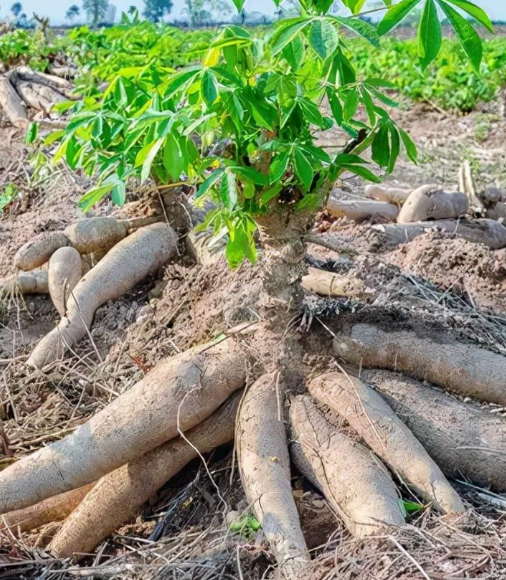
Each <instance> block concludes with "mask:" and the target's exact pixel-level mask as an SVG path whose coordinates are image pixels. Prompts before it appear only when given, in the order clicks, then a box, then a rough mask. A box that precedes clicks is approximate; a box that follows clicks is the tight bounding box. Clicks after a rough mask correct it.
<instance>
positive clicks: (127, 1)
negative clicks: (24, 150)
mask: <svg viewBox="0 0 506 580" xmlns="http://www.w3.org/2000/svg"><path fill="white" fill-rule="evenodd" d="M110 2H111V3H112V4H114V5H115V6H116V7H117V8H118V13H120V12H121V11H122V10H126V9H127V8H128V7H129V6H131V5H132V4H133V5H136V6H139V7H142V6H143V1H142V0H110ZM474 2H475V3H476V4H478V5H479V6H481V7H482V8H484V9H485V10H487V12H488V13H489V14H490V16H491V17H492V18H495V19H504V20H506V1H505V0H474ZM13 3H14V0H3V2H2V7H1V8H0V16H2V17H5V16H7V15H8V14H9V9H10V6H11V5H12V4H13ZM21 3H22V4H23V10H24V11H25V12H26V13H27V14H31V13H32V12H33V11H35V12H37V14H42V15H44V16H49V17H50V18H51V21H52V22H53V23H54V24H58V23H60V22H62V21H63V19H64V16H65V12H66V10H67V8H68V7H69V6H70V5H71V4H78V5H80V4H81V0H56V1H55V0H21ZM182 6H183V0H174V9H173V15H174V16H178V15H180V13H181V8H182ZM246 9H247V10H258V11H260V12H265V13H271V12H272V11H273V2H272V0H247V2H246Z"/></svg>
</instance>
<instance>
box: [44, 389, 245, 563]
mask: <svg viewBox="0 0 506 580" xmlns="http://www.w3.org/2000/svg"><path fill="white" fill-rule="evenodd" d="M240 398H241V393H236V394H234V395H232V396H231V397H230V398H229V399H228V400H227V401H226V402H225V403H224V404H223V405H222V406H221V407H220V408H219V409H218V410H217V411H215V412H214V413H213V414H212V415H211V416H210V417H208V418H207V419H206V420H205V421H204V422H203V423H201V424H200V425H198V426H197V427H194V428H193V429H191V430H190V431H189V432H188V433H186V435H185V436H184V438H183V437H178V438H177V439H172V440H171V441H168V442H167V443H164V444H163V445H160V446H159V447H157V448H156V449H153V450H152V451H150V452H149V453H147V454H146V455H143V456H142V457H140V458H139V459H137V460H136V461H133V462H130V463H128V464H127V465H123V466H122V467H120V468H119V469H116V470H115V471H113V472H112V473H109V474H108V475H106V476H105V477H103V478H102V479H101V480H100V481H98V483H97V484H96V485H95V487H94V488H93V490H92V491H91V492H90V493H89V494H88V495H87V496H86V498H85V499H84V501H83V502H82V503H81V504H80V505H79V507H78V508H77V509H76V510H75V511H74V512H73V513H72V515H71V516H70V517H69V518H68V519H67V520H66V521H65V523H64V524H63V526H62V528H61V529H60V530H59V532H58V533H57V534H56V536H55V537H54V539H53V541H52V542H51V544H50V545H49V550H50V551H51V552H52V553H53V554H55V555H56V556H57V557H59V558H72V557H73V558H78V557H79V555H80V554H86V553H90V552H92V551H93V550H94V549H95V548H96V546H98V544H99V543H100V542H101V541H102V540H103V539H104V538H106V537H107V536H109V535H110V534H111V533H112V532H114V531H115V530H116V529H118V528H119V527H121V526H122V525H123V524H125V523H126V522H128V521H130V520H132V519H134V518H135V517H136V515H137V513H138V511H139V509H140V507H141V506H142V505H143V504H144V503H145V502H146V501H147V500H148V499H149V498H150V497H151V496H152V495H153V494H154V493H156V492H157V491H158V490H159V489H160V487H162V485H164V484H165V483H166V482H167V481H169V479H171V478H172V477H173V476H174V475H176V473H178V472H179V471H180V470H181V469H183V467H184V466H185V465H187V464H188V463H189V462H190V461H191V460H192V459H195V458H196V457H198V456H199V453H208V452H210V451H212V450H213V449H214V448H216V447H219V446H220V445H223V444H225V443H228V442H229V441H231V440H232V439H233V438H234V425H235V416H236V413H237V409H238V406H239V402H240Z"/></svg>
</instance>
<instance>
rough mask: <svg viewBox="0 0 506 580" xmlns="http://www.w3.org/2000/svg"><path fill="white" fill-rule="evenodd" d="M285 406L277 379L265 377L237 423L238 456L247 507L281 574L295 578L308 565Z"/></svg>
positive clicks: (246, 401) (251, 390) (246, 400)
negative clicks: (294, 490)
mask: <svg viewBox="0 0 506 580" xmlns="http://www.w3.org/2000/svg"><path fill="white" fill-rule="evenodd" d="M282 406H283V402H282V401H279V400H278V398H277V393H276V374H275V373H271V374H267V375H263V376H262V377H261V378H260V379H258V380H257V381H256V382H255V383H254V384H253V385H252V386H251V387H250V388H249V389H248V391H247V393H246V395H245V397H244V400H243V402H242V405H241V408H240V410H239V415H238V418H237V430H236V439H237V454H238V462H239V469H240V473H241V481H242V484H243V488H244V492H245V494H246V499H247V501H248V503H249V504H250V505H251V506H252V509H253V511H254V513H255V515H256V517H257V518H258V520H259V522H260V523H261V524H262V528H263V531H264V534H265V537H266V538H267V541H268V542H269V544H270V546H271V549H272V552H273V553H274V556H275V558H276V561H277V562H278V564H279V566H280V569H281V573H282V574H284V575H285V576H287V577H293V576H296V575H297V573H299V572H300V571H301V570H303V568H304V565H305V564H306V563H307V562H308V561H309V556H308V553H307V547H306V543H305V540H304V536H303V535H302V530H301V528H300V522H299V516H298V513H297V508H296V506H295V502H294V499H293V495H292V486H291V483H290V458H289V455H288V448H287V441H286V432H285V425H284V422H283V418H282Z"/></svg>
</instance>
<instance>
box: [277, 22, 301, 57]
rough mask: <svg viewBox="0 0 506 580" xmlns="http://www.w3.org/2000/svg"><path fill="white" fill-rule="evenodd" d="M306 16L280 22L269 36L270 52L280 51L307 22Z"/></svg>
mask: <svg viewBox="0 0 506 580" xmlns="http://www.w3.org/2000/svg"><path fill="white" fill-rule="evenodd" d="M309 22H310V19H308V18H294V19H293V20H290V21H285V22H282V23H281V24H280V25H278V28H277V29H276V31H275V32H274V34H273V35H272V38H271V49H272V54H273V55H276V54H278V53H279V52H281V51H282V50H283V49H284V48H285V46H287V45H288V44H289V43H290V42H292V40H294V39H295V38H296V37H297V36H298V35H299V34H300V33H301V32H302V31H303V30H304V28H306V26H307V25H308V24H309Z"/></svg>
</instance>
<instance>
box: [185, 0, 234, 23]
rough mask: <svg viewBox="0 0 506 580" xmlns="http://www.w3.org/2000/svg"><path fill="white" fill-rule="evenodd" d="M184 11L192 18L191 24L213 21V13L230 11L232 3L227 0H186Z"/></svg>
mask: <svg viewBox="0 0 506 580" xmlns="http://www.w3.org/2000/svg"><path fill="white" fill-rule="evenodd" d="M184 12H186V14H187V15H188V17H189V19H190V24H191V26H196V25H199V24H204V23H206V22H211V21H212V19H213V13H215V12H217V13H218V14H220V19H222V18H223V15H225V14H228V13H229V12H230V4H229V3H228V2H226V1H225V0H185V8H184Z"/></svg>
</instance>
